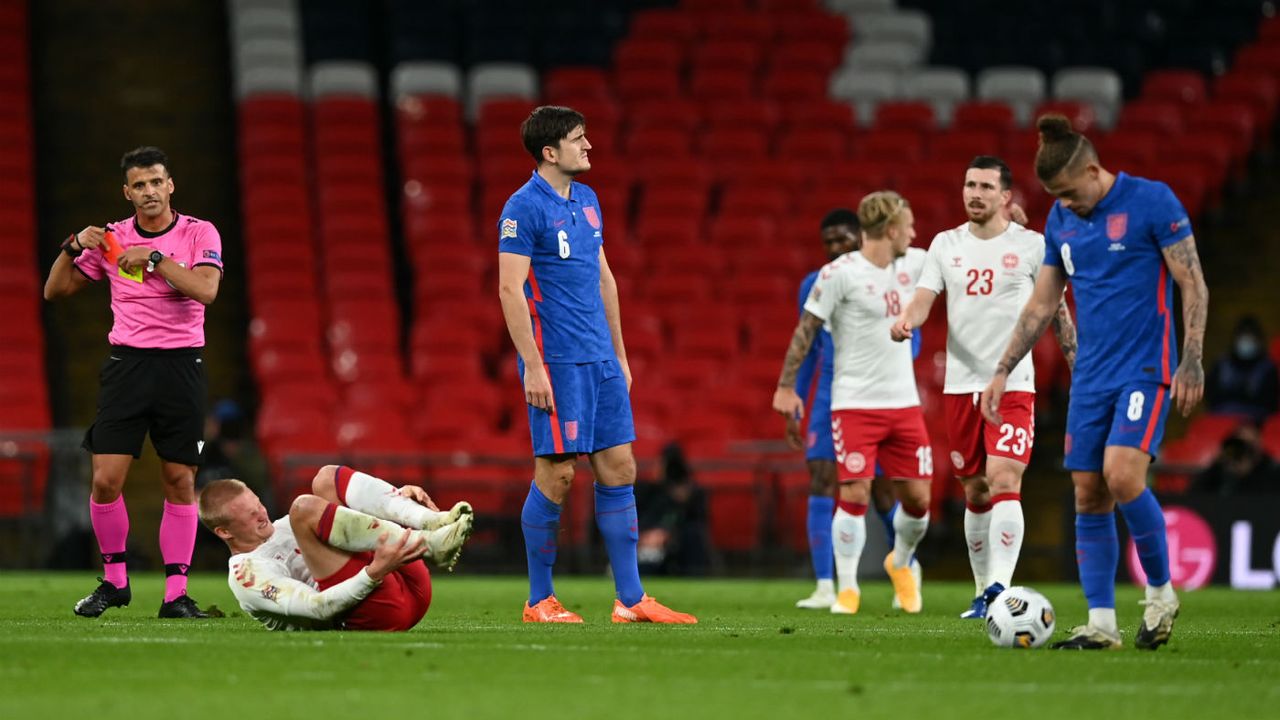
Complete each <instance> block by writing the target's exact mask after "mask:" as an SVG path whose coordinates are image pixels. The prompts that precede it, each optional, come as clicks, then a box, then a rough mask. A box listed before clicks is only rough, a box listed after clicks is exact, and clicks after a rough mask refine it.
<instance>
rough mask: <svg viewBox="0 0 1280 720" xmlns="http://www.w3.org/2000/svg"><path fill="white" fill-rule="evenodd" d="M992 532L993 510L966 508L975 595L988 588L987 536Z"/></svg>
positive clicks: (968, 543)
mask: <svg viewBox="0 0 1280 720" xmlns="http://www.w3.org/2000/svg"><path fill="white" fill-rule="evenodd" d="M990 532H991V511H990V510H987V511H986V512H974V511H973V510H970V509H969V508H968V507H965V509H964V541H965V545H967V546H968V547H969V567H970V568H972V569H973V586H974V588H975V591H974V593H973V596H974V597H978V596H979V595H981V594H982V591H983V590H986V589H987V585H989V584H990V583H988V582H987V559H988V558H989V557H990V553H989V552H988V550H989V547H988V543H987V536H988V535H990Z"/></svg>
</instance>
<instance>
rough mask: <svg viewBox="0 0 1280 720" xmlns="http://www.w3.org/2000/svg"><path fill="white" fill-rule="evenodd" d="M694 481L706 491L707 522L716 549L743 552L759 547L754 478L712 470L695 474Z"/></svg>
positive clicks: (758, 508)
mask: <svg viewBox="0 0 1280 720" xmlns="http://www.w3.org/2000/svg"><path fill="white" fill-rule="evenodd" d="M696 479H697V482H698V484H699V485H701V486H702V487H703V488H705V489H706V491H707V521H708V524H709V525H710V531H711V543H712V544H713V545H714V546H715V547H716V549H718V550H729V551H739V552H746V551H751V550H754V549H756V548H757V547H759V545H760V541H761V539H762V537H761V531H762V527H763V516H762V508H761V504H760V494H761V492H760V489H759V488H757V486H756V482H755V477H754V475H753V474H752V473H751V472H749V471H743V470H711V471H703V472H700V473H698V474H697V476H696Z"/></svg>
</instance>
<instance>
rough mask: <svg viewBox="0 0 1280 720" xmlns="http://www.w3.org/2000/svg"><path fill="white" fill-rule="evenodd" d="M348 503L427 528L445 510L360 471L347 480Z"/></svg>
mask: <svg viewBox="0 0 1280 720" xmlns="http://www.w3.org/2000/svg"><path fill="white" fill-rule="evenodd" d="M346 505H347V507H349V508H351V509H352V510H359V511H360V512H362V513H367V514H369V515H373V516H374V517H380V518H384V519H387V520H390V521H392V522H394V523H397V524H399V525H403V526H405V527H410V528H424V527H426V526H427V523H428V522H430V521H431V520H432V519H434V518H435V517H436V516H438V515H442V514H444V513H441V512H437V511H435V510H432V509H430V508H428V507H426V506H423V505H419V504H418V503H416V502H414V501H413V500H410V499H409V498H407V497H404V496H403V495H401V494H400V491H399V490H398V489H397V488H396V487H395V486H394V485H392V484H391V483H389V482H387V481H385V480H382V479H380V478H376V477H374V476H372V475H368V474H366V473H362V472H358V471H357V472H353V473H351V479H350V480H349V481H347V494H346Z"/></svg>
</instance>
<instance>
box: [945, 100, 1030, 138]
mask: <svg viewBox="0 0 1280 720" xmlns="http://www.w3.org/2000/svg"><path fill="white" fill-rule="evenodd" d="M1016 122H1017V121H1016V118H1015V117H1014V114H1013V108H1012V107H1010V106H1009V105H1008V104H1007V103H1003V102H1000V101H999V100H972V101H969V102H962V103H960V104H958V105H956V107H955V112H954V113H953V114H952V116H951V129H952V130H980V131H989V132H990V131H994V132H1000V133H1008V132H1013V130H1014V128H1015V126H1016Z"/></svg>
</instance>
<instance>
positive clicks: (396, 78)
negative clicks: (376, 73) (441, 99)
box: [391, 62, 462, 101]
mask: <svg viewBox="0 0 1280 720" xmlns="http://www.w3.org/2000/svg"><path fill="white" fill-rule="evenodd" d="M406 95H448V96H449V97H452V98H457V97H461V96H462V71H461V70H459V69H458V66H457V65H454V64H452V63H447V62H404V63H400V64H399V65H397V66H396V67H395V69H394V70H392V71H391V97H392V98H394V99H395V100H397V101H398V100H399V99H400V98H402V97H404V96H406Z"/></svg>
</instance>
